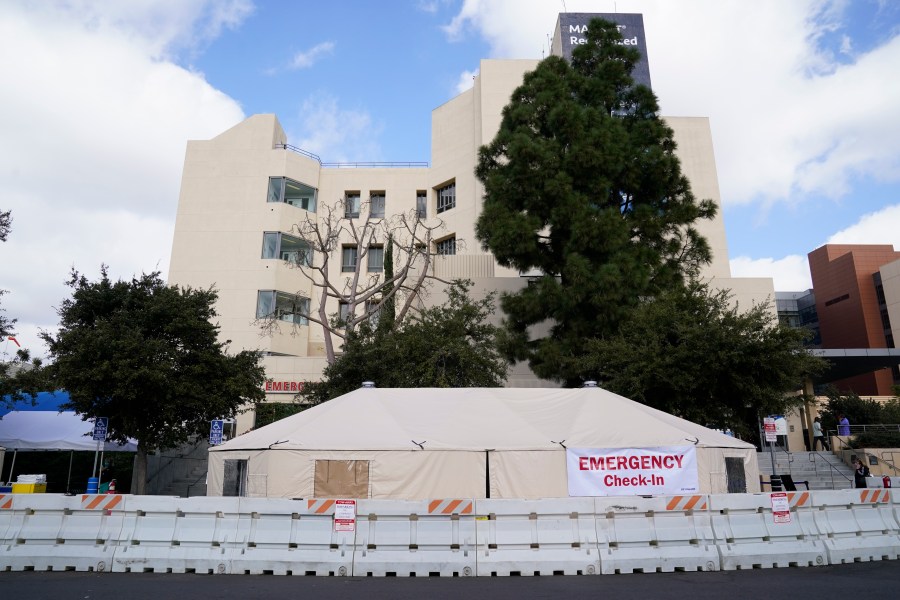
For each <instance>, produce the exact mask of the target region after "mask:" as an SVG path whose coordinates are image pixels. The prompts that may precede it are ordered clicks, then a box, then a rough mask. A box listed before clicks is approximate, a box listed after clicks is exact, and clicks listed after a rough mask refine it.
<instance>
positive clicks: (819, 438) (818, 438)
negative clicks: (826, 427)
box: [813, 417, 829, 450]
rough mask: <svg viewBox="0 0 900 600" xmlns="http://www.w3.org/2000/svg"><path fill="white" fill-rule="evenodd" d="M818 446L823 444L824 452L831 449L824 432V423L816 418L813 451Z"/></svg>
mask: <svg viewBox="0 0 900 600" xmlns="http://www.w3.org/2000/svg"><path fill="white" fill-rule="evenodd" d="M818 444H822V449H823V450H828V449H829V448H828V442H827V441H825V434H824V433H823V432H822V421H821V420H820V419H819V417H816V419H815V421H813V450H815V449H816V448H817V447H818Z"/></svg>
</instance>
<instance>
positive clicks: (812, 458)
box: [808, 450, 852, 489]
mask: <svg viewBox="0 0 900 600" xmlns="http://www.w3.org/2000/svg"><path fill="white" fill-rule="evenodd" d="M832 455H833V454H832ZM816 459H819V460H821V461H822V462H824V463H825V465H826V466H827V467H828V474H829V475H831V489H834V474H835V473H837V474H838V475H840V476H841V477H843V478H844V479H846V480H847V481H852V480H851V479H850V478H849V477H848V476H847V475H846V474H844V473H842V472H841V471H839V470H838V468H837V467H835V466H834V465H833V464H831V463H830V462H829V461H828V460H826V459H824V458H822V455H821V454H820V453H819V451H818V450H812V451H811V452H810V453H809V459H808V460H809V461H810V462H811V463H812V464H813V470H814V472H815V473H816V475H818V474H819V463H818V462H816Z"/></svg>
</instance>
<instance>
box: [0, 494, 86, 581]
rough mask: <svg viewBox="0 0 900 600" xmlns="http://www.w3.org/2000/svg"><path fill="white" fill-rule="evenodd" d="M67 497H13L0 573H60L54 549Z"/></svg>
mask: <svg viewBox="0 0 900 600" xmlns="http://www.w3.org/2000/svg"><path fill="white" fill-rule="evenodd" d="M68 500H69V498H67V497H66V496H61V495H57V494H54V495H48V494H13V498H12V506H11V508H9V509H5V510H11V511H12V515H11V518H10V520H9V521H8V524H7V531H6V533H5V534H4V535H5V536H6V539H5V540H4V542H5V545H4V546H3V548H2V551H0V570H11V571H24V570H26V569H28V570H35V571H52V570H54V569H56V570H63V568H62V567H61V566H60V563H59V562H58V558H59V557H58V556H57V553H56V551H57V547H58V546H60V545H61V544H62V543H64V540H61V539H60V537H59V532H60V530H61V529H62V527H63V521H64V520H65V518H66V515H67V512H68V511H67V509H68V508H69V506H68V504H69V503H68V502H67V501H68Z"/></svg>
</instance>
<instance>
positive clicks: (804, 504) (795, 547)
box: [709, 492, 827, 571]
mask: <svg viewBox="0 0 900 600" xmlns="http://www.w3.org/2000/svg"><path fill="white" fill-rule="evenodd" d="M811 496H812V494H811V492H775V493H768V494H712V495H710V497H709V501H710V514H711V518H712V525H713V531H714V533H715V536H716V543H717V547H718V550H719V554H720V557H721V565H722V569H723V570H726V571H731V570H736V569H752V568H774V567H796V566H801V567H806V566H816V565H824V564H825V563H826V560H827V558H826V553H825V547H824V545H823V544H822V542H821V541H820V540H819V535H818V529H817V527H816V523H815V521H814V519H813V515H812V500H811ZM773 499H774V500H773Z"/></svg>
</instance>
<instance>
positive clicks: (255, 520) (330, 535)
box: [230, 498, 355, 575]
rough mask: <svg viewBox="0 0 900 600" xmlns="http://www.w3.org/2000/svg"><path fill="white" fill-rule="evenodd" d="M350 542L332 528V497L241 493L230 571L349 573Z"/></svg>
mask: <svg viewBox="0 0 900 600" xmlns="http://www.w3.org/2000/svg"><path fill="white" fill-rule="evenodd" d="M354 544H355V535H354V533H353V532H336V531H334V499H328V498H317V499H305V500H303V499H301V500H288V499H284V498H241V499H240V518H239V522H238V530H237V546H236V548H235V551H234V554H233V555H232V561H231V571H230V572H232V573H237V574H248V575H250V574H252V575H261V574H274V575H351V574H352V573H353V551H354Z"/></svg>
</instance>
